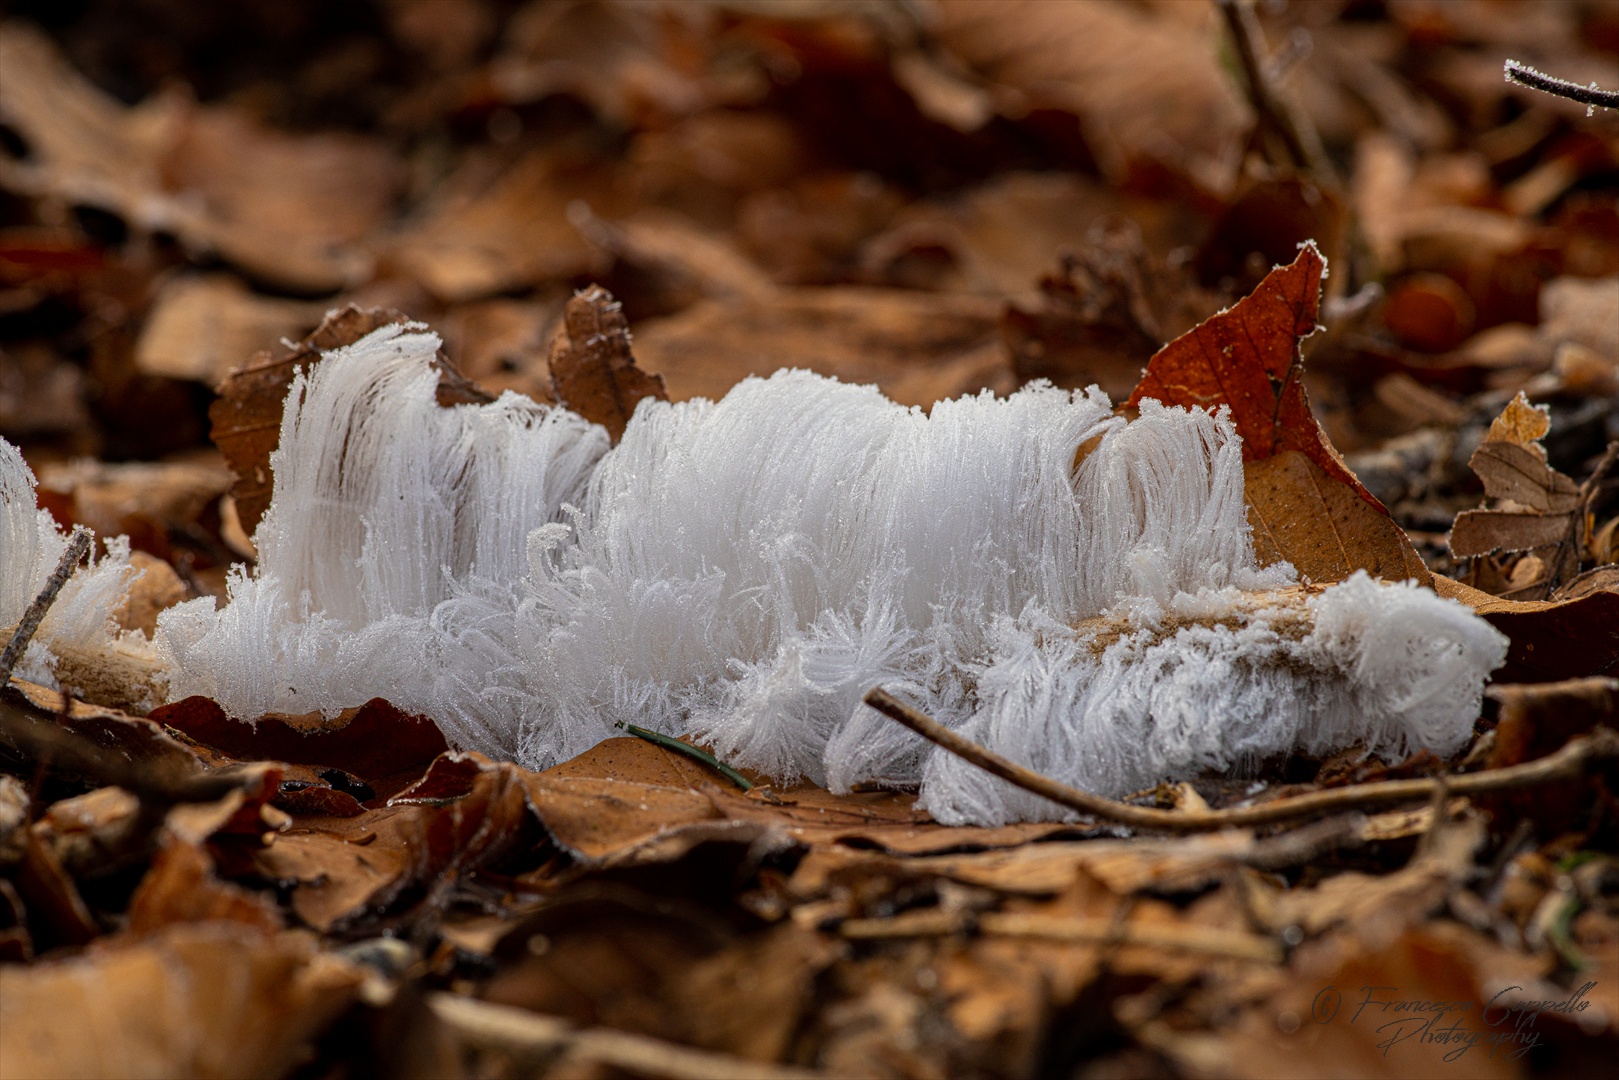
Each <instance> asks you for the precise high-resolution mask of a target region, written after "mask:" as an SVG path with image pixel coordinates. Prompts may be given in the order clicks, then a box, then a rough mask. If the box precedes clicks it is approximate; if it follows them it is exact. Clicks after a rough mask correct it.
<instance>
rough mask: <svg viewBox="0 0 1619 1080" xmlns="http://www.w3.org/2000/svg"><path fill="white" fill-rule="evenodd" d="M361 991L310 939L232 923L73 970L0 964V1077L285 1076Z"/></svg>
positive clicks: (165, 938) (149, 941) (167, 933)
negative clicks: (74, 1019) (67, 1021)
mask: <svg viewBox="0 0 1619 1080" xmlns="http://www.w3.org/2000/svg"><path fill="white" fill-rule="evenodd" d="M360 982H361V975H360V973H359V971H357V970H356V969H355V968H353V967H351V966H350V965H349V964H347V963H345V962H343V961H341V960H339V959H337V958H336V957H333V956H331V955H330V954H327V953H322V952H320V951H319V950H318V949H317V948H316V946H315V942H314V939H313V938H312V937H311V936H310V935H309V934H307V933H302V932H295V931H282V932H278V933H266V932H264V931H263V930H261V929H258V928H256V927H251V926H248V925H245V924H243V923H239V922H204V923H193V924H178V925H172V926H168V927H164V928H161V929H159V930H157V931H156V932H154V933H153V934H151V935H149V936H145V937H140V938H133V937H128V936H119V937H114V938H109V939H107V940H105V941H101V942H97V943H96V944H94V945H92V946H91V947H90V948H89V949H87V950H86V951H85V952H84V953H82V954H80V955H78V956H74V957H70V958H68V959H62V960H45V961H41V962H39V963H36V964H34V965H33V966H31V967H19V966H17V965H14V964H6V965H4V966H0V1073H3V1074H5V1075H6V1076H211V1077H250V1076H280V1075H284V1074H285V1073H287V1072H290V1071H291V1070H292V1069H293V1068H294V1067H295V1066H296V1065H297V1064H298V1063H299V1062H300V1061H301V1060H302V1057H303V1054H304V1053H305V1052H306V1047H307V1044H308V1041H309V1040H310V1039H311V1038H313V1037H314V1036H315V1035H317V1034H318V1033H319V1032H321V1031H322V1030H323V1029H324V1028H325V1027H326V1025H327V1024H328V1023H330V1022H331V1020H333V1019H334V1018H335V1017H336V1016H337V1015H338V1013H340V1012H341V1011H342V1010H343V1008H344V1007H346V1006H347V1005H348V1003H349V1002H350V1001H351V1000H352V999H353V998H354V995H355V993H356V992H357V990H358V987H359V984H360ZM67 1017H73V1018H77V1019H78V1020H79V1021H82V1022H77V1023H63V1019H64V1018H67Z"/></svg>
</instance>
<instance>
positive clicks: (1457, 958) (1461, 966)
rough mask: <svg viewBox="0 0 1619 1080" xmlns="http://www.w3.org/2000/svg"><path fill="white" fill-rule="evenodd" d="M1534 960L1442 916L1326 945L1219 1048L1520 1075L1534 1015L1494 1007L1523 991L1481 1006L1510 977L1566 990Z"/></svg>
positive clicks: (1530, 987)
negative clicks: (1380, 937) (1387, 933)
mask: <svg viewBox="0 0 1619 1080" xmlns="http://www.w3.org/2000/svg"><path fill="white" fill-rule="evenodd" d="M1335 944H1336V943H1335ZM1537 968H1538V965H1536V964H1535V963H1534V962H1533V961H1530V960H1528V958H1526V957H1523V956H1522V955H1521V954H1516V953H1513V952H1511V951H1509V950H1506V949H1502V948H1500V947H1499V946H1497V945H1495V944H1494V943H1493V942H1492V941H1490V940H1489V939H1487V938H1485V937H1483V936H1482V935H1480V934H1477V933H1475V932H1473V931H1470V930H1467V929H1465V928H1463V927H1460V926H1456V925H1455V924H1447V923H1442V922H1435V923H1433V924H1431V925H1430V926H1428V927H1424V928H1422V929H1416V930H1412V931H1410V932H1407V933H1405V934H1403V935H1400V936H1398V937H1395V938H1393V940H1391V941H1389V942H1388V943H1387V944H1374V945H1372V946H1371V947H1366V948H1361V947H1356V946H1355V945H1354V944H1350V943H1344V944H1343V945H1341V946H1338V947H1334V948H1329V949H1323V950H1321V951H1320V952H1319V953H1315V954H1311V955H1310V956H1308V957H1306V958H1304V959H1303V960H1302V962H1301V963H1299V964H1298V965H1296V969H1295V973H1294V974H1292V975H1291V978H1290V979H1289V984H1288V985H1287V986H1286V987H1285V988H1284V989H1283V990H1281V991H1280V992H1279V993H1277V994H1276V995H1274V996H1273V997H1271V998H1270V999H1269V1000H1267V1001H1266V1002H1265V1003H1264V1004H1263V1005H1261V1006H1260V1007H1258V1008H1254V1009H1251V1010H1248V1011H1247V1012H1245V1013H1244V1014H1243V1016H1242V1017H1241V1019H1240V1020H1239V1022H1238V1024H1237V1026H1236V1030H1235V1031H1233V1032H1232V1033H1231V1035H1230V1037H1229V1038H1228V1039H1227V1040H1222V1043H1221V1044H1220V1047H1219V1049H1220V1059H1221V1060H1222V1061H1223V1062H1225V1063H1226V1065H1227V1067H1228V1068H1231V1069H1233V1070H1236V1071H1240V1072H1242V1073H1243V1074H1245V1075H1251V1076H1299V1077H1314V1076H1322V1077H1325V1076H1363V1077H1398V1076H1443V1075H1446V1074H1448V1073H1451V1072H1454V1073H1455V1075H1466V1076H1470V1077H1474V1076H1476V1077H1480V1078H1484V1077H1517V1076H1522V1075H1524V1071H1525V1070H1524V1067H1523V1060H1522V1053H1521V1052H1522V1050H1523V1049H1524V1048H1525V1046H1526V1045H1527V1044H1528V1043H1529V1042H1530V1041H1531V1040H1533V1041H1537V1042H1538V1041H1540V1039H1539V1038H1537V1034H1538V1033H1537V1030H1536V1028H1537V1027H1538V1025H1536V1024H1533V1023H1530V1024H1529V1025H1528V1026H1529V1029H1530V1030H1528V1031H1524V1030H1522V1029H1521V1028H1520V1027H1519V1025H1518V1024H1517V1020H1518V1014H1515V1013H1511V1012H1508V1011H1507V1010H1506V1009H1505V1008H1502V1007H1501V1004H1502V1002H1506V1001H1512V1002H1514V1003H1516V1002H1518V1001H1520V1000H1522V999H1521V998H1517V997H1515V996H1513V995H1512V994H1510V993H1509V994H1507V995H1506V996H1505V997H1503V998H1502V999H1501V1002H1498V1003H1497V1007H1496V1008H1495V1009H1494V1010H1493V1011H1492V1012H1491V1013H1490V1014H1489V1015H1486V1013H1485V1007H1486V1005H1487V1004H1488V1003H1489V1002H1490V1001H1491V1000H1492V999H1493V998H1495V996H1496V994H1497V993H1498V992H1501V991H1504V990H1506V988H1507V987H1510V986H1512V985H1514V984H1518V985H1519V987H1520V988H1521V989H1522V990H1523V992H1524V993H1525V995H1526V996H1528V995H1532V996H1533V997H1536V998H1541V997H1545V998H1548V999H1551V998H1558V999H1560V998H1561V997H1562V996H1565V995H1561V994H1558V993H1557V991H1556V988H1555V987H1552V986H1550V985H1548V984H1547V983H1545V982H1544V981H1543V980H1542V979H1540V978H1538V977H1537V976H1539V975H1541V974H1543V972H1541V971H1539V970H1537ZM1418 1005H1420V1007H1421V1011H1418V1008H1417V1007H1416V1006H1418Z"/></svg>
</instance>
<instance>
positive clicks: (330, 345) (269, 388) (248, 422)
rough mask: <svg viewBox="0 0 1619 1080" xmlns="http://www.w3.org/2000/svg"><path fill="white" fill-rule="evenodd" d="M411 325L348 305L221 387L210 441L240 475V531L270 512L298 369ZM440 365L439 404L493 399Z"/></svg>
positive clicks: (394, 314) (212, 410)
mask: <svg viewBox="0 0 1619 1080" xmlns="http://www.w3.org/2000/svg"><path fill="white" fill-rule="evenodd" d="M409 321H410V318H409V316H407V315H405V314H404V313H402V312H398V311H390V310H386V309H383V308H359V307H355V306H354V305H352V304H350V305H349V306H348V307H345V308H341V309H339V310H337V311H332V312H329V313H328V314H327V316H326V318H325V319H324V320H323V321H322V322H321V324H320V326H318V327H316V328H315V331H314V332H313V333H311V334H310V335H309V336H308V337H306V338H304V339H303V340H302V341H300V342H299V343H298V344H297V345H296V346H294V347H293V348H292V349H290V350H287V351H285V352H284V354H283V355H281V356H279V357H276V358H274V359H272V358H271V355H270V353H269V352H261V353H259V354H257V355H256V356H254V357H253V359H252V360H251V361H250V362H249V363H248V364H247V365H246V366H245V367H243V368H241V369H240V370H238V371H236V372H234V373H233V374H232V375H231V376H230V377H229V378H228V379H226V380H225V382H224V383H223V384H222V385H221V386H220V388H219V398H218V400H217V401H215V402H214V403H213V405H212V406H210V407H209V410H208V416H209V418H210V419H211V420H212V421H213V431H212V436H213V440H214V444H215V445H216V446H218V447H219V450H220V452H221V453H223V454H224V455H225V460H226V462H228V463H229V465H230V467H231V469H232V470H234V471H235V473H236V484H235V486H234V487H232V488H231V494H232V495H233V496H234V497H235V499H236V511H237V514H238V515H239V516H240V519H241V525H242V528H243V529H244V530H246V531H247V532H248V533H249V534H250V535H251V533H252V532H253V530H254V529H256V528H258V524H259V520H260V519H261V518H262V517H264V512H265V511H266V510H268V509H269V507H270V495H271V493H272V491H273V490H274V478H273V477H272V476H271V474H270V454H271V452H272V451H274V450H275V448H276V446H277V445H279V444H280V442H281V409H282V406H283V405H284V404H285V403H286V399H287V390H288V388H289V387H291V386H292V379H293V375H294V374H295V373H296V370H297V369H298V368H300V367H307V366H309V365H311V364H314V363H318V362H319V361H320V358H321V353H323V352H325V351H327V350H330V349H336V348H338V347H340V346H343V345H351V344H353V343H354V342H356V341H358V340H359V339H360V338H362V337H364V336H365V335H366V334H369V333H370V332H371V331H373V330H376V329H378V328H380V327H383V326H388V325H391V324H393V323H404V322H409ZM437 366H438V369H439V389H438V399H439V404H441V405H455V404H461V403H465V402H477V403H485V402H489V401H493V400H494V399H493V398H492V397H491V396H490V395H489V394H487V393H485V392H484V391H483V390H481V389H479V388H478V386H477V385H476V384H475V383H472V382H470V381H468V380H467V379H465V378H463V377H462V376H461V374H460V373H459V372H458V371H457V370H456V369H455V367H454V366H453V365H451V364H450V362H449V360H448V358H446V357H445V356H444V355H443V354H442V353H441V354H440V355H439V357H438V361H437Z"/></svg>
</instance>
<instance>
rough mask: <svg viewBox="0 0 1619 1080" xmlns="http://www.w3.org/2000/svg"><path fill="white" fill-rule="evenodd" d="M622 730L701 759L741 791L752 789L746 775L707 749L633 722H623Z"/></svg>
mask: <svg viewBox="0 0 1619 1080" xmlns="http://www.w3.org/2000/svg"><path fill="white" fill-rule="evenodd" d="M624 730H625V731H627V732H629V733H630V734H631V735H634V736H635V737H636V738H638V739H645V740H646V741H647V742H649V743H656V744H657V745H658V746H661V747H663V748H664V749H665V750H673V751H674V752H675V753H677V754H685V755H686V756H687V757H689V758H695V759H696V760H698V761H701V762H702V763H703V764H704V765H707V766H709V767H710V768H712V769H715V770H717V771H718V772H719V774H720V775H721V776H723V777H725V779H727V780H729V781H730V782H731V783H733V784H735V785H736V786H737V787H739V788H741V789H742V790H743V791H752V790H753V784H752V782H751V781H749V780H748V778H747V777H746V776H743V775H742V774H741V773H739V772H737V771H736V770H735V769H733V768H731V767H730V766H729V765H727V764H725V762H723V761H721V760H720V759H719V758H717V757H715V756H714V755H713V754H710V753H709V752H708V751H707V750H704V749H702V748H701V747H698V746H693V745H692V744H691V743H686V742H681V741H680V740H679V739H676V738H672V737H671V736H668V735H663V734H660V733H658V732H656V731H648V730H647V729H646V728H644V727H636V726H635V725H634V724H625V725H624Z"/></svg>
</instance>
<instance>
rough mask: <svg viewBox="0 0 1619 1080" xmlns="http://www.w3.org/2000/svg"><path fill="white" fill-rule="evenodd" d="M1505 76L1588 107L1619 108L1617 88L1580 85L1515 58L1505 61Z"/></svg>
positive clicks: (1510, 79) (1509, 79) (1512, 80)
mask: <svg viewBox="0 0 1619 1080" xmlns="http://www.w3.org/2000/svg"><path fill="white" fill-rule="evenodd" d="M1506 77H1507V82H1515V83H1519V84H1521V85H1523V86H1527V87H1529V88H1530V89H1532V90H1539V91H1541V92H1542V93H1546V94H1551V95H1553V96H1555V97H1560V98H1568V99H1569V100H1570V101H1577V102H1579V103H1580V104H1581V105H1585V106H1588V107H1589V108H1596V109H1619V90H1602V89H1599V88H1598V87H1597V84H1596V83H1592V84H1591V85H1590V86H1581V85H1580V84H1579V83H1572V82H1569V81H1568V80H1566V79H1558V78H1553V77H1552V76H1550V75H1548V74H1546V73H1545V72H1544V71H1536V70H1535V69H1534V68H1532V67H1530V66H1529V65H1528V64H1520V63H1519V62H1518V61H1516V60H1508V61H1507V62H1506Z"/></svg>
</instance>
